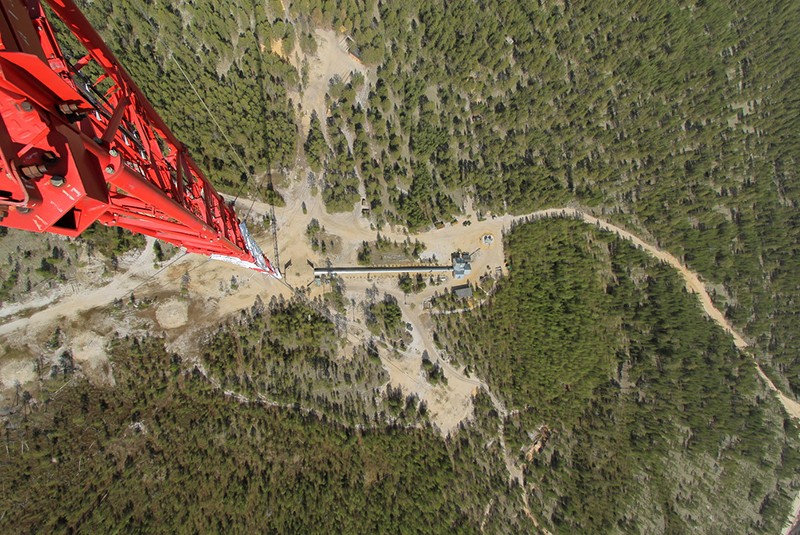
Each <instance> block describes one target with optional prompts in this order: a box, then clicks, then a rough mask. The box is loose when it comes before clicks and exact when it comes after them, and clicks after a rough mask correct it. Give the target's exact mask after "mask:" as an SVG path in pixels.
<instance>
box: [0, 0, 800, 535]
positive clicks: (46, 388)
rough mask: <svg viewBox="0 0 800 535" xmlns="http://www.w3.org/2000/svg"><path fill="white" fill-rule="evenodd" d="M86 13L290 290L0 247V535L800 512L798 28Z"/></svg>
mask: <svg viewBox="0 0 800 535" xmlns="http://www.w3.org/2000/svg"><path fill="white" fill-rule="evenodd" d="M78 3H79V4H80V7H81V9H83V10H85V13H86V15H87V17H88V18H89V19H90V20H91V21H92V23H93V24H94V25H96V27H97V28H98V30H99V32H100V33H101V34H102V35H103V37H104V39H106V41H107V43H108V44H109V46H110V47H111V48H112V49H113V50H114V51H115V53H117V54H118V55H119V58H120V60H121V62H122V63H123V65H124V66H125V67H126V69H127V70H128V71H129V72H130V73H131V74H132V76H133V78H134V79H135V80H137V82H138V83H139V85H140V87H141V88H142V89H143V91H144V92H145V94H147V95H148V97H149V98H150V100H151V101H152V102H153V104H154V106H155V107H156V109H158V110H159V113H161V114H162V115H163V117H164V118H165V120H166V122H167V123H168V124H169V125H170V127H171V128H172V129H173V130H174V131H175V133H176V134H177V136H178V137H179V138H180V139H181V140H182V141H183V142H185V144H186V145H187V147H188V148H189V150H190V152H191V153H192V154H193V156H194V159H195V160H196V161H197V162H198V163H199V164H200V166H201V167H203V168H204V169H206V170H207V171H208V174H209V177H210V178H211V179H212V181H213V182H214V183H215V185H217V186H218V187H219V188H220V189H221V190H222V191H224V192H225V193H228V194H230V196H231V197H230V198H231V200H233V197H234V196H235V197H236V198H237V200H236V201H234V204H235V206H236V210H237V213H238V214H239V215H240V216H241V217H242V218H244V219H247V221H248V225H249V227H250V228H251V230H252V231H253V233H254V235H255V236H256V239H257V240H259V242H260V243H261V244H262V247H263V249H264V250H265V251H269V256H272V252H273V251H275V252H276V253H277V252H279V253H280V260H281V261H280V267H281V269H282V270H283V271H284V275H285V276H286V278H285V279H284V282H285V283H286V284H283V283H279V282H278V281H275V280H270V279H264V278H260V277H258V276H255V275H254V274H253V273H252V272H248V271H246V270H242V269H238V268H235V267H232V266H228V265H223V264H221V263H217V262H212V261H210V260H208V259H206V258H203V257H198V256H194V255H184V254H182V253H178V252H177V251H175V250H174V249H169V248H166V247H163V248H162V246H161V245H160V244H158V243H157V242H154V241H153V240H152V239H148V240H147V241H145V240H144V239H142V238H141V237H135V236H131V235H130V234H127V233H124V232H117V230H116V229H107V228H104V227H103V228H99V227H98V228H94V229H92V230H91V232H89V233H87V234H86V235H85V236H83V237H82V238H81V239H80V240H68V239H63V238H60V237H53V236H39V235H30V234H25V233H21V232H16V231H8V232H6V231H5V229H4V228H3V227H0V255H1V256H0V265H2V266H3V268H2V271H0V306H2V308H1V309H0V322H1V323H0V411H1V414H2V416H0V418H2V421H3V424H4V426H5V429H6V438H5V445H6V452H7V455H6V456H5V457H4V458H2V460H0V480H2V481H3V489H5V490H4V493H3V495H2V496H0V502H2V503H1V504H0V510H1V511H4V513H0V528H1V529H2V530H3V531H18V532H42V531H47V532H68V531H75V530H77V531H87V530H88V531H113V530H126V531H154V530H155V531H159V530H163V531H181V530H192V531H223V530H225V531H234V532H238V531H268V532H280V533H284V532H302V533H319V532H323V531H330V532H336V533H340V532H341V533H351V532H352V533H374V532H393V533H394V532H409V533H412V532H413V533H422V532H424V533H429V532H443V533H452V532H465V533H475V532H486V533H522V532H543V533H612V532H645V533H687V532H698V533H719V532H737V533H739V532H741V533H778V532H780V531H781V530H783V529H784V528H785V527H786V526H785V524H786V522H787V516H788V515H789V512H790V511H791V510H794V512H793V514H795V515H796V514H798V513H797V504H800V495H798V489H799V488H800V478H799V477H798V475H797V474H798V473H800V470H799V468H800V439H798V436H800V434H799V433H798V431H799V430H798V427H797V426H798V422H797V421H795V420H792V419H791V418H790V416H789V415H790V414H791V413H792V412H791V411H792V409H793V408H797V407H798V405H797V400H799V399H800V343H798V337H797V333H799V332H800V310H798V303H800V282H799V281H800V254H799V253H800V251H798V244H800V221H799V220H798V215H797V214H798V212H797V207H798V202H800V199H798V196H799V193H798V189H797V184H798V183H799V182H798V177H797V170H796V165H794V164H795V162H796V160H797V157H798V155H800V146H799V145H798V136H797V135H796V132H797V129H798V127H800V124H798V121H800V110H799V109H798V107H797V103H798V102H800V99H798V86H797V84H796V80H797V76H798V72H800V64H798V62H800V59H798V58H797V54H796V53H795V51H796V50H798V49H800V42H798V39H800V37H798V36H800V6H798V5H795V4H792V3H790V2H778V3H763V2H762V3H754V2H750V3H741V2H725V1H721V0H706V1H700V2H677V3H674V4H670V5H665V4H663V3H659V2H649V1H644V0H637V1H635V2H629V3H616V4H607V3H597V2H594V3H593V2H570V1H553V2H549V1H548V2H539V3H529V2H527V3H526V2H486V1H483V0H477V1H469V0H454V1H447V2H444V1H441V0H437V1H432V2H423V1H418V0H412V1H403V2H391V1H383V0H337V1H336V2H319V1H317V0H265V1H264V2H252V1H246V0H228V1H226V2H222V3H220V2H211V1H208V0H195V1H193V2H187V1H179V2H151V1H146V0H125V1H123V2H96V1H88V0H83V1H80V2H78ZM271 205H272V206H274V210H273V209H271ZM273 213H274V214H275V218H274V219H272V214H273ZM532 213H533V215H534V216H536V217H535V220H533V221H531V222H523V219H524V218H525V217H527V216H528V215H529V214H532ZM517 216H521V217H517ZM587 223H589V224H587ZM272 225H276V232H277V237H278V242H277V243H275V244H274V249H273V248H272V245H273V243H272V234H271V232H270V230H271V229H270V227H271V226H272ZM603 229H607V230H611V232H609V231H607V230H603ZM615 232H617V234H616V235H615ZM487 238H488V239H487ZM631 242H633V243H638V244H639V245H640V247H643V248H644V250H641V249H637V248H636V247H634V246H633V245H631ZM457 250H460V251H466V252H470V253H472V256H471V259H472V263H473V271H472V273H471V274H470V275H468V276H467V278H466V279H464V280H458V281H455V280H452V278H451V277H450V276H449V275H448V276H446V277H443V278H438V277H434V276H432V275H431V276H422V275H420V276H417V277H413V276H412V277H404V276H400V277H397V276H396V275H392V276H374V277H373V276H363V277H352V278H346V277H340V278H336V277H333V278H331V279H329V280H316V281H315V278H314V268H315V267H317V266H325V265H327V266H331V265H340V266H347V265H357V264H358V265H368V264H370V263H373V264H387V265H390V264H398V263H409V262H415V263H417V262H418V263H423V264H442V263H447V262H448V261H449V258H450V254H451V253H453V252H454V251H457ZM659 258H661V259H665V258H668V259H669V260H668V262H667V263H664V262H659V261H658V259H659ZM676 269H678V270H680V271H676ZM681 277H683V278H681ZM315 282H316V284H315ZM460 284H468V285H470V292H473V291H474V294H473V295H472V297H469V298H461V297H458V296H456V295H454V294H453V287H454V286H456V285H460ZM702 290H704V291H705V292H707V293H705V292H704V291H702ZM698 291H699V292H700V294H701V296H702V298H703V299H705V301H702V302H701V301H700V300H698V294H697V292H698ZM709 296H710V299H709ZM712 312H713V313H712ZM715 314H716V315H715ZM732 334H733V335H734V336H731V335H732ZM739 334H741V336H739ZM753 359H755V361H756V362H757V363H758V365H759V366H757V367H754V365H753V364H754V363H753ZM762 370H763V371H762ZM759 373H761V374H762V375H763V373H766V374H767V375H768V376H769V380H766V381H765V380H764V378H763V377H760V376H759ZM770 388H772V390H776V389H777V391H778V392H779V393H781V394H784V397H783V398H780V397H779V396H776V392H774V391H771V390H770ZM781 403H783V407H781ZM792 404H794V405H792ZM785 409H789V410H788V412H787V411H786V410H785ZM792 499H795V501H796V504H795V505H792ZM795 521H797V518H796V517H795Z"/></svg>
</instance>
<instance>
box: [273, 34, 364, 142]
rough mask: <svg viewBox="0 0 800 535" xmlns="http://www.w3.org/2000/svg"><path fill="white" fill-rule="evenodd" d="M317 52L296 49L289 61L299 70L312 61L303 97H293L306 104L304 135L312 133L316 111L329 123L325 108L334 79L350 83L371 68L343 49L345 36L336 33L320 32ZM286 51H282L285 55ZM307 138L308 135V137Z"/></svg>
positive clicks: (295, 100)
mask: <svg viewBox="0 0 800 535" xmlns="http://www.w3.org/2000/svg"><path fill="white" fill-rule="evenodd" d="M315 32H316V38H317V53H316V54H315V55H314V56H306V55H305V54H303V53H302V51H301V50H300V46H299V45H297V46H296V47H295V51H294V53H292V54H288V56H289V59H290V61H291V63H292V65H294V67H295V68H296V69H298V71H299V70H300V69H301V68H302V65H301V63H302V61H304V60H305V61H307V62H308V84H307V85H306V86H305V87H304V88H303V91H302V94H301V95H297V93H295V94H291V93H290V94H289V97H290V98H292V100H293V101H294V102H298V101H299V102H300V103H301V104H302V112H301V113H300V125H301V130H300V131H301V132H303V133H305V132H308V127H309V125H310V124H311V112H312V111H316V112H317V117H319V119H320V121H322V122H323V124H324V123H325V117H327V116H328V109H327V107H326V106H325V94H326V93H327V92H328V87H329V85H330V81H331V79H332V78H333V77H334V76H339V77H340V78H341V79H342V80H346V79H347V77H348V76H349V75H350V73H352V72H361V73H363V74H364V75H365V76H366V73H367V68H366V67H365V66H364V65H363V64H362V63H360V62H359V61H357V60H356V59H355V58H353V56H351V55H350V54H349V53H348V52H347V51H346V50H345V49H344V48H342V47H341V46H339V43H340V42H341V41H342V39H343V37H342V36H341V35H339V34H338V33H336V32H335V31H333V30H321V29H317V30H315ZM285 52H286V51H284V50H281V53H285ZM304 135H305V134H304Z"/></svg>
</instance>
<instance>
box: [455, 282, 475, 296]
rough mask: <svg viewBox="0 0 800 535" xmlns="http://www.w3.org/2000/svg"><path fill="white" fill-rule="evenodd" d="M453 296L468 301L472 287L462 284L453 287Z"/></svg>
mask: <svg viewBox="0 0 800 535" xmlns="http://www.w3.org/2000/svg"><path fill="white" fill-rule="evenodd" d="M453 295H455V296H456V297H458V298H459V299H469V298H471V297H472V286H470V285H469V284H463V285H461V286H453Z"/></svg>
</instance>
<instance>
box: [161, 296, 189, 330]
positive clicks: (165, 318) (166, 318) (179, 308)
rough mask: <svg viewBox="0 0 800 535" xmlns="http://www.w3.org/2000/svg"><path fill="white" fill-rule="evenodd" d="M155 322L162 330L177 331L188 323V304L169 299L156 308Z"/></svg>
mask: <svg viewBox="0 0 800 535" xmlns="http://www.w3.org/2000/svg"><path fill="white" fill-rule="evenodd" d="M156 321H157V322H158V324H159V325H161V327H163V328H164V329H177V328H178V327H183V326H184V325H186V324H187V323H188V322H189V303H188V302H187V301H181V300H179V299H170V300H168V301H165V302H164V303H161V304H160V305H158V308H156Z"/></svg>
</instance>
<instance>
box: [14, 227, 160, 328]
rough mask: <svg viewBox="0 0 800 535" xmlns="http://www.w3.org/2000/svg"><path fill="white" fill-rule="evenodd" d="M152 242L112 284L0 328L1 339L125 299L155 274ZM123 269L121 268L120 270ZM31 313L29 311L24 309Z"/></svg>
mask: <svg viewBox="0 0 800 535" xmlns="http://www.w3.org/2000/svg"><path fill="white" fill-rule="evenodd" d="M153 241H154V240H153V239H152V238H147V243H146V244H145V247H144V250H143V251H142V252H141V254H139V256H138V257H136V259H135V260H134V261H133V262H132V263H131V265H130V267H129V268H128V269H127V270H126V271H124V272H121V273H120V274H119V275H116V276H114V277H113V278H112V279H111V282H109V283H108V284H106V285H104V286H101V287H99V288H95V289H93V290H82V291H76V292H75V293H73V294H70V295H67V296H66V297H64V298H63V299H61V300H60V301H58V302H57V303H49V306H48V307H47V308H45V309H43V310H40V311H38V312H35V313H34V314H32V315H30V316H29V317H26V318H19V319H16V320H12V321H8V322H6V323H3V324H2V325H0V336H2V335H6V334H9V333H12V332H14V331H17V330H21V329H24V330H25V331H26V332H28V333H32V332H37V331H39V330H41V329H42V328H44V327H46V326H48V325H50V324H52V323H53V322H55V321H57V320H58V319H59V318H60V317H65V318H76V317H77V316H78V314H80V313H81V312H85V311H87V310H91V309H93V308H98V307H102V306H105V305H107V304H109V303H111V302H113V301H114V299H118V298H122V297H126V296H128V295H129V294H130V293H131V291H132V290H133V289H134V288H136V286H137V285H138V284H140V283H141V282H142V281H144V280H146V279H147V278H149V277H150V276H152V275H153V274H155V272H156V268H154V267H153V261H154V259H155V253H154V251H153ZM123 268H124V266H123ZM39 306H41V304H40V303H39V302H35V303H33V305H32V307H31V308H34V307H35V308H38V307H39ZM25 310H26V308H23V309H21V310H17V311H16V314H20V313H24V311H25ZM27 310H30V308H27Z"/></svg>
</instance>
